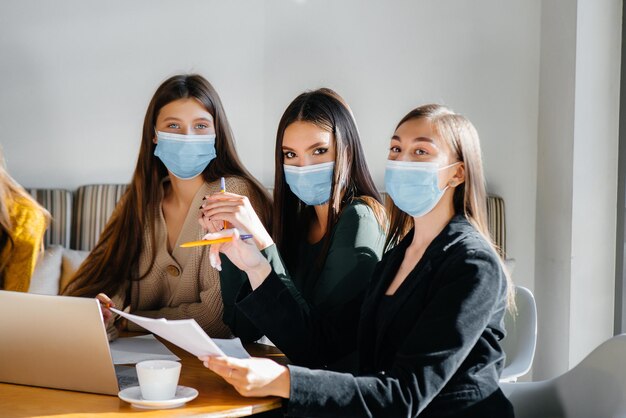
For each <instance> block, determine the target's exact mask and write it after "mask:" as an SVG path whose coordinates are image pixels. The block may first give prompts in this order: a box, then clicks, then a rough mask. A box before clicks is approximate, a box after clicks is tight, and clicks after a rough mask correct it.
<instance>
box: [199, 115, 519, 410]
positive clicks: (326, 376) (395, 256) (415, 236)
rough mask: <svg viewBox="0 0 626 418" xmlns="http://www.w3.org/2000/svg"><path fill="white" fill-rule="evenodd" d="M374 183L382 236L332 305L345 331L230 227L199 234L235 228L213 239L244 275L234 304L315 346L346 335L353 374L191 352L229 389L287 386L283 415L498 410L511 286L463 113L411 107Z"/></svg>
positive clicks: (250, 392)
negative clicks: (368, 273)
mask: <svg viewBox="0 0 626 418" xmlns="http://www.w3.org/2000/svg"><path fill="white" fill-rule="evenodd" d="M385 185H386V189H387V192H388V193H389V196H390V198H391V200H390V210H391V214H392V223H391V228H392V230H391V232H390V240H389V244H390V247H393V248H391V249H389V250H388V252H387V253H386V254H385V256H384V257H383V259H382V261H381V262H380V263H379V264H378V265H377V267H376V269H375V271H374V273H373V275H372V280H371V282H370V285H369V287H368V291H367V296H366V297H365V299H364V302H363V304H362V305H361V306H355V307H354V311H353V312H352V313H346V315H345V316H344V317H343V318H339V319H338V320H341V321H347V322H348V323H350V324H351V325H352V326H354V327H355V328H358V329H359V336H358V338H353V335H343V334H336V333H334V332H328V330H327V328H326V327H327V324H326V323H325V322H324V321H323V320H320V318H319V313H318V312H316V311H313V310H311V311H306V310H303V309H302V308H301V306H300V304H299V302H298V300H297V299H296V298H295V297H294V296H293V295H292V294H291V292H290V290H289V288H288V286H286V285H285V283H284V282H283V281H282V280H281V279H280V272H277V271H275V270H273V266H272V265H271V264H270V263H268V262H267V260H266V259H265V257H263V256H262V254H261V253H260V252H259V251H258V249H257V248H256V246H254V245H248V244H246V243H243V242H240V240H239V239H237V238H238V235H239V232H238V231H237V230H232V229H231V230H226V231H221V232H216V233H212V234H208V235H207V236H206V238H207V239H212V238H217V237H222V236H227V235H234V237H235V238H236V239H235V240H233V241H232V242H229V243H227V244H223V245H222V246H221V248H220V250H221V251H222V252H223V253H224V254H226V255H227V256H228V257H229V259H230V260H231V261H232V262H233V263H234V264H235V265H237V266H238V267H239V268H241V269H242V270H244V271H245V272H246V274H247V275H248V280H249V282H250V285H251V287H252V288H253V289H254V291H253V292H252V293H251V294H250V295H248V296H247V297H246V298H245V299H243V300H241V301H239V303H238V304H237V307H238V308H239V309H241V310H243V311H244V312H245V313H246V314H247V315H248V316H250V317H254V316H259V318H260V319H259V322H262V323H271V324H272V326H274V327H276V328H279V329H280V328H283V327H284V328H285V329H286V330H287V331H288V332H289V333H291V334H292V338H294V339H298V338H303V339H305V340H306V341H311V340H315V341H317V342H316V349H317V350H319V351H321V352H324V353H329V354H332V355H337V356H340V355H341V354H342V353H344V352H346V351H350V350H353V349H354V348H355V347H358V354H359V363H360V367H359V372H358V373H357V374H350V373H337V372H334V371H329V370H310V369H306V368H303V367H299V366H288V367H284V366H281V365H279V364H277V363H275V362H273V361H271V360H268V359H246V360H241V359H234V358H228V357H220V358H215V357H214V358H209V357H203V358H201V360H203V361H204V364H205V366H207V367H208V368H210V369H211V370H213V371H214V372H215V373H217V374H219V375H221V376H222V377H223V378H224V379H225V380H226V381H227V382H228V383H230V384H232V385H233V386H234V387H235V389H237V391H239V392H240V393H241V394H243V395H246V396H268V395H274V396H281V397H284V398H287V399H288V401H287V402H286V403H285V405H286V409H287V411H286V412H287V415H288V416H290V417H291V416H293V417H338V416H340V417H387V418H393V417H417V416H419V417H442V416H454V417H476V418H478V417H480V418H489V417H498V418H500V417H512V416H513V409H512V406H511V404H510V402H509V401H508V400H507V399H506V397H505V396H504V395H503V393H502V391H501V390H500V389H499V387H498V379H499V376H500V372H501V371H502V368H503V366H504V353H503V351H502V348H501V347H500V344H499V341H500V340H501V339H502V338H503V337H504V335H505V331H504V326H503V325H504V324H503V318H504V314H505V311H506V309H507V305H508V307H509V309H513V308H514V307H513V302H512V289H513V287H512V285H511V283H510V279H509V278H508V275H507V274H506V273H505V271H504V269H503V265H502V260H501V258H500V256H499V255H498V253H497V251H496V250H495V248H494V246H493V244H492V242H491V240H490V238H489V233H488V230H487V222H486V219H487V218H486V209H485V198H486V195H485V183H484V177H483V169H482V162H481V154H480V144H479V140H478V134H477V133H476V130H475V129H474V126H473V125H472V124H471V123H470V122H469V120H467V119H466V118H464V117H463V116H461V115H458V114H455V113H453V112H452V111H450V110H448V109H446V108H445V107H443V106H438V105H427V106H422V107H419V108H417V109H415V110H413V111H411V112H410V113H409V114H407V115H406V116H405V117H404V118H403V119H402V120H401V121H400V123H399V124H398V126H397V127H396V130H395V132H394V134H393V136H392V138H391V141H390V147H389V156H388V161H387V167H386V171H385ZM355 317H356V318H358V319H357V320H356V321H357V322H354V321H355ZM357 324H358V325H357Z"/></svg>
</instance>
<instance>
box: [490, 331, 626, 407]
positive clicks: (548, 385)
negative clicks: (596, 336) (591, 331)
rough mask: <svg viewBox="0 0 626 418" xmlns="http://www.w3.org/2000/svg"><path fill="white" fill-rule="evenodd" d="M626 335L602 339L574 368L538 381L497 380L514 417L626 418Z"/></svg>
mask: <svg viewBox="0 0 626 418" xmlns="http://www.w3.org/2000/svg"><path fill="white" fill-rule="evenodd" d="M624 360H626V334H622V335H618V336H616V337H613V338H611V339H610V340H608V341H605V342H604V343H603V344H602V345H600V346H599V347H598V348H596V349H595V350H594V351H593V352H592V353H591V354H589V355H588V356H587V357H585V358H584V359H583V361H581V362H580V363H579V364H578V365H577V366H576V367H574V368H573V369H571V370H569V371H567V372H565V373H564V374H562V375H561V376H559V377H555V378H554V379H550V380H544V381H541V382H520V383H500V387H501V388H502V391H503V392H504V394H505V395H506V396H507V397H508V398H509V400H510V401H511V402H512V403H513V407H514V408H515V417H516V418H537V417H573V418H578V417H580V418H589V417H626V396H625V395H626V361H624Z"/></svg>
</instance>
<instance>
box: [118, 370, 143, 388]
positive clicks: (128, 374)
mask: <svg viewBox="0 0 626 418" xmlns="http://www.w3.org/2000/svg"><path fill="white" fill-rule="evenodd" d="M115 374H116V375H117V384H118V386H119V388H120V390H124V389H126V388H129V387H131V386H137V385H139V380H138V379H137V369H135V367H134V366H119V365H118V366H115Z"/></svg>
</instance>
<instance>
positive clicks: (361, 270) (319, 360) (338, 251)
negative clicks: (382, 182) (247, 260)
mask: <svg viewBox="0 0 626 418" xmlns="http://www.w3.org/2000/svg"><path fill="white" fill-rule="evenodd" d="M330 240H331V241H330V245H329V249H328V254H327V257H326V260H325V262H324V265H323V266H322V267H321V269H320V268H315V262H316V260H317V257H318V255H319V253H320V251H322V247H323V244H322V243H321V242H320V243H316V244H310V243H308V242H303V243H302V244H301V246H300V251H299V259H298V263H297V268H296V269H295V271H293V272H288V271H287V269H286V267H285V263H284V262H283V260H282V259H281V257H280V254H279V252H278V249H277V248H276V245H272V246H270V247H268V248H266V249H265V250H263V251H262V253H263V255H265V257H266V258H267V260H268V261H269V262H270V264H271V265H272V269H273V271H274V272H275V273H276V274H277V275H278V277H279V278H280V279H281V280H282V281H283V282H284V283H285V285H286V287H287V289H289V291H290V292H291V293H292V294H293V296H294V297H295V298H296V300H298V302H299V305H300V307H301V309H302V310H303V311H304V312H308V311H309V310H312V309H314V310H316V311H317V312H318V313H319V314H321V315H322V317H324V318H325V321H326V322H327V323H328V324H329V329H331V330H332V332H338V333H354V336H355V338H356V328H357V327H356V325H357V324H356V323H355V324H353V326H349V327H347V328H339V326H337V327H333V324H339V323H341V322H345V321H338V319H339V318H341V316H342V315H343V314H342V312H345V311H346V310H350V309H352V308H353V307H354V306H360V304H361V302H362V299H363V297H364V293H365V289H366V287H367V284H368V282H369V279H370V276H371V274H372V271H373V270H374V266H375V265H376V263H377V262H378V261H379V260H380V258H381V256H382V252H383V247H384V241H385V233H384V229H383V227H382V226H381V225H380V224H379V223H378V221H377V220H376V217H375V216H374V212H373V211H372V209H371V208H370V207H369V206H368V205H366V204H365V203H363V202H361V201H358V200H356V201H354V202H352V203H351V204H350V205H348V206H347V207H346V208H345V209H344V210H343V211H342V213H341V214H340V216H339V219H338V221H337V223H336V224H335V226H334V228H333V230H332V232H331V238H330ZM220 280H221V284H222V298H223V301H224V322H225V323H226V324H227V325H228V326H229V327H230V328H231V330H232V332H233V333H234V334H235V335H236V336H238V337H240V338H241V339H242V340H244V341H252V340H255V339H258V338H260V337H261V336H262V335H266V336H267V337H268V338H269V339H270V340H271V341H272V342H273V343H274V344H276V346H277V347H278V348H279V349H280V350H281V351H283V352H284V353H285V354H286V355H287V357H289V359H290V360H291V361H292V362H293V363H295V364H299V365H304V366H309V367H324V368H329V369H333V370H343V371H352V370H355V369H356V367H357V359H356V355H355V353H351V354H350V355H348V356H346V357H344V358H342V359H340V360H339V361H335V360H333V361H332V362H327V361H326V360H325V359H324V358H323V356H320V355H319V353H315V352H311V350H310V348H309V347H304V346H302V345H303V344H301V342H299V341H294V340H293V338H292V337H291V336H290V335H285V333H284V332H281V330H280V329H269V328H267V327H266V328H265V329H259V328H257V324H256V323H255V318H248V317H246V316H245V314H244V313H243V312H241V311H240V310H239V309H238V308H237V306H236V303H237V302H238V301H240V300H242V299H244V298H245V297H246V296H247V295H248V294H250V293H251V292H252V289H251V287H250V284H249V282H248V278H247V276H246V274H245V273H243V272H241V271H240V270H238V269H237V268H236V267H235V266H234V265H233V264H232V263H230V261H228V259H227V257H225V256H222V272H221V274H220Z"/></svg>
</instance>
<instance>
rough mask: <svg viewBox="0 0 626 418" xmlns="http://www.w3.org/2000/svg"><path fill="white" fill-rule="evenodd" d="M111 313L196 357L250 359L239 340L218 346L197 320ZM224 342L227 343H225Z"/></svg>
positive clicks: (113, 309) (222, 342) (112, 309)
mask: <svg viewBox="0 0 626 418" xmlns="http://www.w3.org/2000/svg"><path fill="white" fill-rule="evenodd" d="M111 311H113V312H115V313H116V314H118V315H120V316H123V317H124V318H126V319H128V320H129V321H132V322H134V323H135V324H137V325H139V326H141V327H143V328H145V329H147V330H148V331H150V332H152V333H154V334H156V335H158V336H159V337H162V338H165V339H166V340H167V341H169V342H171V343H172V344H175V345H177V346H179V347H180V348H182V349H183V350H185V351H188V352H190V353H191V354H193V355H194V356H207V355H209V356H224V355H228V356H230V357H236V358H249V357H250V354H248V352H247V351H246V350H245V349H244V348H243V345H242V344H241V340H239V338H234V339H232V340H217V342H219V343H220V344H219V345H218V344H217V343H216V341H214V340H212V339H211V337H209V336H208V335H206V333H205V332H204V330H203V329H202V328H200V325H198V323H197V322H196V321H195V319H178V320H172V321H168V320H167V319H165V318H160V319H152V318H145V317H143V316H138V315H133V314H129V313H126V312H122V311H120V310H119V309H115V308H111ZM224 341H227V343H224ZM220 346H221V348H220Z"/></svg>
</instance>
